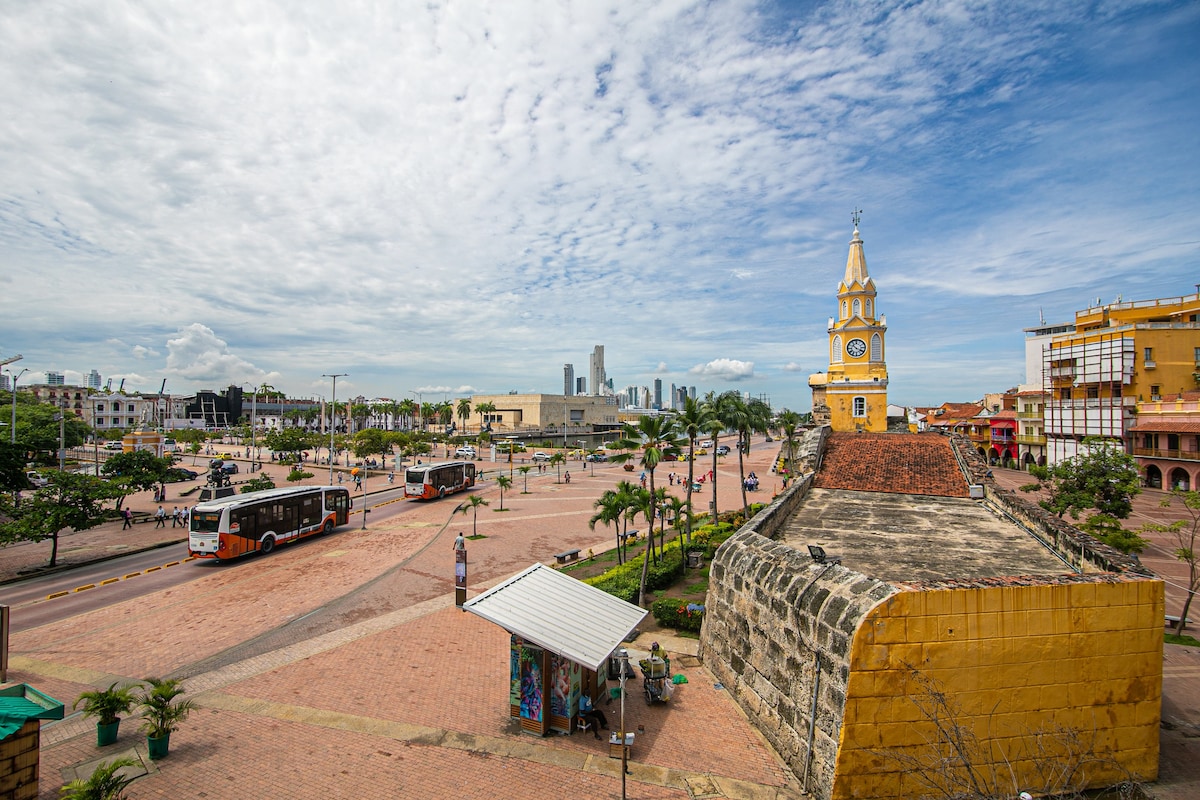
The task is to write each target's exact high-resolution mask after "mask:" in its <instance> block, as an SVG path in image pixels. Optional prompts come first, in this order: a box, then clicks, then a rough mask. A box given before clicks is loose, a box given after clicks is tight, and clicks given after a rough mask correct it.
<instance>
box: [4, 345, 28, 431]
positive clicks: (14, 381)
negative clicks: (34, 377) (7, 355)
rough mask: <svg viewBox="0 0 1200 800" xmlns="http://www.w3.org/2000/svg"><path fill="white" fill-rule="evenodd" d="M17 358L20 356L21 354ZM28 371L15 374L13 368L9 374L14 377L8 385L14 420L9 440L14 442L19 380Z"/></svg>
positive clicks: (24, 370) (10, 428)
mask: <svg viewBox="0 0 1200 800" xmlns="http://www.w3.org/2000/svg"><path fill="white" fill-rule="evenodd" d="M17 358H20V356H18V357H17ZM14 360H15V359H14ZM26 372H29V370H28V369H23V370H21V371H20V372H17V373H15V374H14V373H13V371H12V370H11V369H10V370H9V371H8V374H9V375H10V376H11V377H12V383H11V384H10V385H9V387H8V388H9V391H11V392H12V421H11V425H10V427H9V430H8V432H9V436H10V438H9V441H10V442H12V443H13V444H16V443H17V381H19V380H20V379H21V376H22V375H24V374H25V373H26Z"/></svg>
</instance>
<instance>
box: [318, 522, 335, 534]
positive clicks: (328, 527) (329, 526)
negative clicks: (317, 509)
mask: <svg viewBox="0 0 1200 800" xmlns="http://www.w3.org/2000/svg"><path fill="white" fill-rule="evenodd" d="M332 532H333V521H332V520H328V519H327V520H325V524H324V525H322V526H321V533H332Z"/></svg>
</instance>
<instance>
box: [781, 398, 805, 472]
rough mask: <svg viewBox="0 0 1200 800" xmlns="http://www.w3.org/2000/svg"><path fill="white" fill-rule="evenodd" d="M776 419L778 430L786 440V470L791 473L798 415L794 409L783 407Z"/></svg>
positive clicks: (794, 468)
mask: <svg viewBox="0 0 1200 800" xmlns="http://www.w3.org/2000/svg"><path fill="white" fill-rule="evenodd" d="M776 421H777V422H778V423H779V430H780V432H781V433H782V434H783V438H784V441H785V442H786V445H785V446H786V447H787V470H788V474H789V475H791V474H792V473H793V472H795V470H796V467H795V462H796V430H797V429H798V428H799V427H800V415H799V414H797V413H796V412H795V411H791V410H789V409H786V408H785V409H784V410H783V411H781V412H780V413H779V418H778V419H777V420H776Z"/></svg>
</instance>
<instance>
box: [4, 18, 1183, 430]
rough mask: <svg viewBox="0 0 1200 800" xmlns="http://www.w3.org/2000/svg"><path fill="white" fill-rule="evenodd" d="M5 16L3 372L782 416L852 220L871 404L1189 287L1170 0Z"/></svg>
mask: <svg viewBox="0 0 1200 800" xmlns="http://www.w3.org/2000/svg"><path fill="white" fill-rule="evenodd" d="M235 20H236V22H234V21H235ZM532 20H536V24H534V23H532V22H531V21H532ZM0 23H3V25H2V26H0V31H4V33H3V34H0V35H2V36H3V37H4V44H5V47H4V48H2V49H0V71H2V73H0V74H3V76H4V78H5V80H3V81H0V92H2V93H3V95H2V96H3V98H4V100H5V101H7V102H5V107H6V108H9V109H11V110H12V113H11V114H10V115H9V116H10V119H9V121H8V124H7V125H6V126H4V127H3V128H0V159H2V162H0V163H2V164H3V168H4V172H5V176H6V181H5V186H4V188H3V189H2V190H0V242H3V243H4V246H3V247H0V287H3V290H4V292H5V296H6V300H7V303H6V307H7V309H8V310H9V313H8V314H6V319H7V324H6V325H4V326H3V328H0V355H14V354H17V353H22V354H23V355H24V357H25V358H24V361H22V362H19V363H17V364H14V365H11V366H12V367H15V368H16V369H15V371H17V372H19V371H20V369H22V368H29V369H30V370H31V372H34V373H38V372H47V371H51V372H57V373H63V374H65V375H67V376H68V377H71V376H74V377H75V378H76V381H75V382H78V383H82V382H84V381H85V380H86V378H87V376H88V375H89V373H90V371H91V370H96V371H98V372H99V373H100V374H101V375H103V376H104V377H105V379H106V380H107V378H109V377H112V378H114V388H115V386H116V385H117V383H118V382H119V381H120V380H121V379H122V378H124V379H126V388H127V389H130V390H136V391H143V392H156V391H158V389H159V386H160V385H161V383H162V381H163V380H164V379H165V380H166V390H167V391H168V392H171V393H176V394H186V393H191V392H194V391H197V390H200V389H220V388H222V387H224V386H227V385H231V384H245V385H247V386H255V385H261V384H263V383H267V384H271V385H273V386H276V387H277V388H279V389H281V390H283V391H285V392H286V393H288V394H289V395H293V396H303V397H317V396H328V394H329V389H330V387H329V381H328V380H327V379H324V378H322V377H321V376H322V374H324V373H330V372H338V373H346V374H347V375H346V377H345V378H343V379H339V383H338V394H339V396H359V395H361V396H365V397H375V396H408V395H414V394H425V395H427V396H438V397H440V396H442V395H446V396H462V395H465V394H473V393H478V394H498V393H506V392H509V391H519V392H549V393H557V391H558V387H559V386H564V389H565V385H564V381H565V376H564V374H563V373H562V371H561V370H562V369H563V365H564V364H566V363H572V364H576V365H578V367H579V368H578V371H577V375H578V376H579V377H582V376H584V375H586V376H587V377H588V378H589V380H588V381H587V384H588V385H587V387H586V388H587V391H589V392H595V391H596V390H597V387H596V385H595V383H594V381H593V380H591V379H590V378H591V377H592V376H591V375H590V373H588V372H585V371H584V370H585V368H584V366H583V364H582V360H581V359H582V357H583V354H584V353H585V352H587V350H588V348H590V347H592V346H593V344H594V343H596V342H604V343H605V350H606V352H605V353H604V358H605V363H604V372H605V374H606V375H607V376H612V377H613V379H614V380H615V381H616V382H617V385H621V386H625V385H636V386H653V385H654V382H655V381H656V380H660V381H662V383H663V385H670V384H678V385H697V386H699V387H702V389H701V391H702V392H703V391H706V390H713V391H725V390H736V391H738V392H742V393H749V394H750V395H752V396H767V397H769V398H770V399H771V402H772V404H773V405H774V406H775V407H776V408H782V407H789V408H792V409H794V410H798V411H807V410H809V409H810V408H811V393H810V391H809V387H808V383H807V379H808V375H809V374H811V373H814V372H818V371H822V370H825V369H827V367H828V355H827V341H826V340H827V336H826V325H827V320H828V318H829V317H830V316H831V315H833V314H834V313H835V311H836V305H835V294H836V287H837V282H838V280H839V278H840V277H841V275H842V272H843V270H844V265H845V259H846V253H847V246H848V243H849V240H850V236H851V231H852V229H853V226H852V224H851V219H850V215H851V213H852V212H853V211H854V210H856V209H860V208H861V209H863V214H862V221H861V233H862V238H863V240H864V242H865V251H866V258H867V263H868V265H869V267H870V273H871V276H872V277H873V279H874V280H875V282H876V285H877V287H878V291H879V295H878V299H879V311H880V312H881V313H883V314H886V315H887V318H888V353H887V363H888V370H889V379H890V385H889V400H891V401H892V402H894V403H897V404H901V405H932V404H936V403H940V402H943V401H968V400H972V399H978V398H979V397H982V395H983V394H985V393H987V392H995V391H1003V390H1004V389H1007V388H1010V387H1013V386H1016V385H1018V384H1019V383H1021V382H1022V381H1023V380H1024V356H1023V352H1024V350H1023V348H1024V336H1023V333H1022V329H1024V328H1029V327H1034V326H1037V325H1038V324H1039V322H1040V321H1041V320H1042V319H1045V320H1047V321H1048V322H1051V323H1053V322H1070V321H1072V319H1073V317H1074V313H1075V312H1076V311H1077V310H1080V309H1083V308H1086V307H1088V306H1089V305H1091V304H1093V303H1094V302H1095V301H1096V300H1097V299H1098V298H1099V299H1100V300H1101V301H1102V302H1104V303H1109V302H1113V301H1114V300H1115V299H1116V298H1117V297H1118V296H1120V297H1123V298H1125V299H1126V300H1138V299H1147V298H1156V297H1177V296H1180V295H1184V294H1190V293H1191V292H1193V291H1194V290H1195V284H1196V282H1197V280H1198V278H1197V276H1196V275H1195V272H1196V269H1195V266H1196V262H1197V254H1198V253H1200V230H1198V227H1200V223H1198V222H1197V220H1198V219H1200V198H1198V196H1197V193H1196V191H1195V186H1196V185H1197V179H1198V178H1200V153H1198V152H1197V148H1196V147H1195V145H1194V141H1193V140H1194V133H1195V131H1196V130H1197V129H1200V124H1198V123H1200V104H1197V103H1196V102H1195V98H1196V97H1197V96H1200V77H1198V76H1200V64H1198V63H1197V62H1198V61H1200V58H1198V57H1197V55H1196V53H1195V52H1194V47H1193V43H1194V42H1195V41H1196V40H1197V38H1200V6H1197V5H1196V4H1191V3H1185V2H1149V1H1148V2H1140V3H1125V4H1117V5H1089V6H1086V7H1076V4H1060V3H1051V2H1035V1H1034V0H1028V1H1025V2H1022V1H1018V2H1003V3H1002V2H991V3H989V2H983V3H978V4H972V5H971V6H970V7H960V6H957V5H954V4H946V3H944V2H933V1H932V0H930V2H920V1H919V0H918V2H912V3H905V4H903V5H900V4H896V5H887V4H863V3H857V2H817V3H811V4H795V3H791V2H782V1H780V2H749V1H748V0H746V1H743V0H719V1H718V2H698V1H697V2H680V3H665V2H664V3H653V2H646V3H637V4H634V3H629V2H602V1H600V2H589V3H577V4H572V3H566V4H561V5H557V6H554V7H552V8H547V7H544V6H543V5H541V4H537V5H535V4H525V3H521V2H517V3H516V4H506V5H505V6H504V7H493V6H491V5H489V4H483V3H474V2H467V3H463V4H458V5H456V6H454V7H452V8H450V7H447V8H443V7H441V6H437V5H433V6H425V7H422V8H421V9H413V10H409V11H406V12H405V14H404V17H403V19H402V20H399V19H392V18H391V17H390V16H389V12H387V11H383V10H377V11H373V12H367V11H359V10H357V9H355V8H349V9H347V8H343V7H342V6H331V5H330V6H324V5H323V4H322V3H315V4H309V5H306V6H305V7H304V8H303V9H299V10H296V9H289V10H287V11H284V10H282V9H279V8H277V7H276V6H274V5H272V4H269V3H254V4H250V5H244V4H224V3H222V2H215V3H211V4H199V5H196V4H193V5H185V6H179V7H172V8H167V9H156V10H154V11H153V12H152V11H150V10H140V9H138V8H136V7H126V6H120V7H117V6H109V5H107V4H103V3H101V4H99V5H97V4H89V3H82V2H78V0H68V1H67V2H66V3H65V4H59V5H57V6H54V7H46V6H44V5H38V4H24V5H18V6H12V7H6V8H4V9H3V10H0ZM29 377H30V374H29V373H26V375H25V376H24V377H23V378H22V383H24V382H26V381H27V380H28V379H29ZM343 392H345V395H343Z"/></svg>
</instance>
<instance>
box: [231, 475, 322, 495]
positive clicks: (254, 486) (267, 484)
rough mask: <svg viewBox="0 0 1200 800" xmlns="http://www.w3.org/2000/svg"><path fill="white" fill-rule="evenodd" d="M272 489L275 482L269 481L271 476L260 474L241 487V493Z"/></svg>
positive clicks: (289, 477) (289, 478)
mask: <svg viewBox="0 0 1200 800" xmlns="http://www.w3.org/2000/svg"><path fill="white" fill-rule="evenodd" d="M309 477H310V478H311V477H312V475H311V474H310V475H309ZM288 480H291V476H290V475H289V476H288ZM274 488H275V481H273V480H271V476H270V475H268V474H267V473H265V472H260V473H258V474H257V475H255V476H254V477H253V478H250V479H249V480H248V481H246V482H245V483H243V484H242V485H241V492H242V494H249V493H250V492H261V491H263V490H265V489H274Z"/></svg>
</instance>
